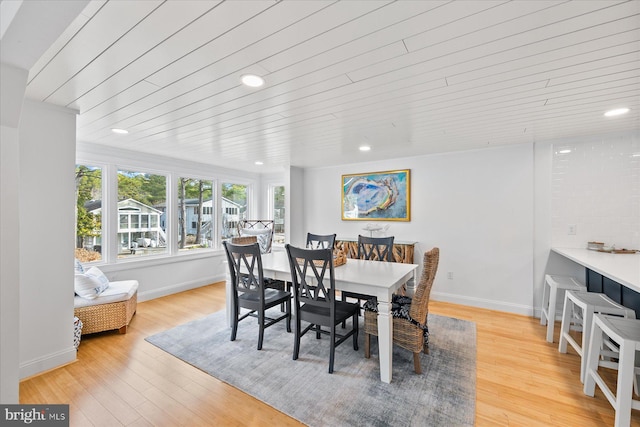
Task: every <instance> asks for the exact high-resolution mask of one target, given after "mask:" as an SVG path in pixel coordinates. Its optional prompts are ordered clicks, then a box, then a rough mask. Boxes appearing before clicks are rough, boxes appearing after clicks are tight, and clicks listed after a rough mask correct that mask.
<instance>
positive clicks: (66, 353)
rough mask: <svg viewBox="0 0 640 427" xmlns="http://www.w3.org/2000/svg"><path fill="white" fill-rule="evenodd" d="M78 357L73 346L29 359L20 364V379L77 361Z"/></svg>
mask: <svg viewBox="0 0 640 427" xmlns="http://www.w3.org/2000/svg"><path fill="white" fill-rule="evenodd" d="M76 357H77V351H76V348H75V347H74V346H71V348H68V349H65V350H61V351H59V352H57V353H51V354H46V355H44V356H42V357H39V358H37V359H33V360H28V361H26V362H24V363H21V364H20V380H23V379H25V378H28V377H31V376H33V375H36V374H40V373H42V372H45V371H48V370H50V369H54V368H59V367H60V366H62V365H66V364H67V363H71V362H75V361H76Z"/></svg>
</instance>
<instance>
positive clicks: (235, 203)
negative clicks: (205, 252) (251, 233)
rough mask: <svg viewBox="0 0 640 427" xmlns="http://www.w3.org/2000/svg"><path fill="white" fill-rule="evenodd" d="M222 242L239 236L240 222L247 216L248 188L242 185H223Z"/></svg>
mask: <svg viewBox="0 0 640 427" xmlns="http://www.w3.org/2000/svg"><path fill="white" fill-rule="evenodd" d="M220 203H221V204H222V206H221V211H222V230H221V236H222V240H228V239H230V238H232V237H235V236H237V235H238V222H239V221H240V220H242V219H246V215H247V186H246V185H242V184H232V183H223V184H222V198H221V202H220Z"/></svg>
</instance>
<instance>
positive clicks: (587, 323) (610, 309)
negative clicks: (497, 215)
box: [558, 291, 636, 383]
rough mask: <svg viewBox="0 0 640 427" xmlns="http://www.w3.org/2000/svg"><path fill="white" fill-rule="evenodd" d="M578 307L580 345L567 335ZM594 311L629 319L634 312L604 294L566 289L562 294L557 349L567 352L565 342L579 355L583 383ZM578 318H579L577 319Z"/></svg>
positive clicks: (634, 314) (633, 317)
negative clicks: (580, 334) (563, 294)
mask: <svg viewBox="0 0 640 427" xmlns="http://www.w3.org/2000/svg"><path fill="white" fill-rule="evenodd" d="M576 309H579V310H581V313H578V314H579V315H581V316H580V318H581V321H582V345H580V344H578V343H577V342H576V340H574V339H573V337H572V336H571V335H569V327H570V325H571V323H572V314H573V313H574V310H576ZM595 313H600V314H612V315H616V316H622V317H626V318H629V319H635V318H636V313H635V311H633V310H632V309H630V308H628V307H625V306H623V305H620V304H618V303H617V302H615V301H614V300H612V299H611V298H609V297H608V296H606V295H605V294H600V293H596V292H584V291H567V293H566V294H565V296H564V309H563V310H562V324H561V326H560V343H559V344H558V351H559V352H560V353H566V352H567V343H569V344H571V347H573V348H574V349H575V351H576V352H577V353H578V354H579V355H580V358H581V361H580V382H581V383H584V375H585V371H586V367H587V357H586V356H587V355H586V351H587V349H588V348H589V339H590V336H591V334H590V330H591V324H592V322H593V316H594V314H595ZM579 320H580V319H579Z"/></svg>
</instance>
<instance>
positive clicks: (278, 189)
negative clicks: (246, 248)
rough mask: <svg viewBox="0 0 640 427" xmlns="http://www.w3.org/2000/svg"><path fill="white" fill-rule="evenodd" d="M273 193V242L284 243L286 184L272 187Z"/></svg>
mask: <svg viewBox="0 0 640 427" xmlns="http://www.w3.org/2000/svg"><path fill="white" fill-rule="evenodd" d="M272 194H273V224H274V226H273V243H276V244H284V237H285V215H284V213H285V212H284V185H277V186H275V187H272Z"/></svg>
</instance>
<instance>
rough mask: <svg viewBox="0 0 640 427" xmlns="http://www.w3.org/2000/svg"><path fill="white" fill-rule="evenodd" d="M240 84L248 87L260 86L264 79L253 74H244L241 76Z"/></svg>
mask: <svg viewBox="0 0 640 427" xmlns="http://www.w3.org/2000/svg"><path fill="white" fill-rule="evenodd" d="M240 79H241V80H242V84H244V85H245V86H249V87H260V86H262V85H263V84H264V79H263V78H262V77H260V76H256V75H255V74H245V75H243V76H242V77H241V78H240Z"/></svg>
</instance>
